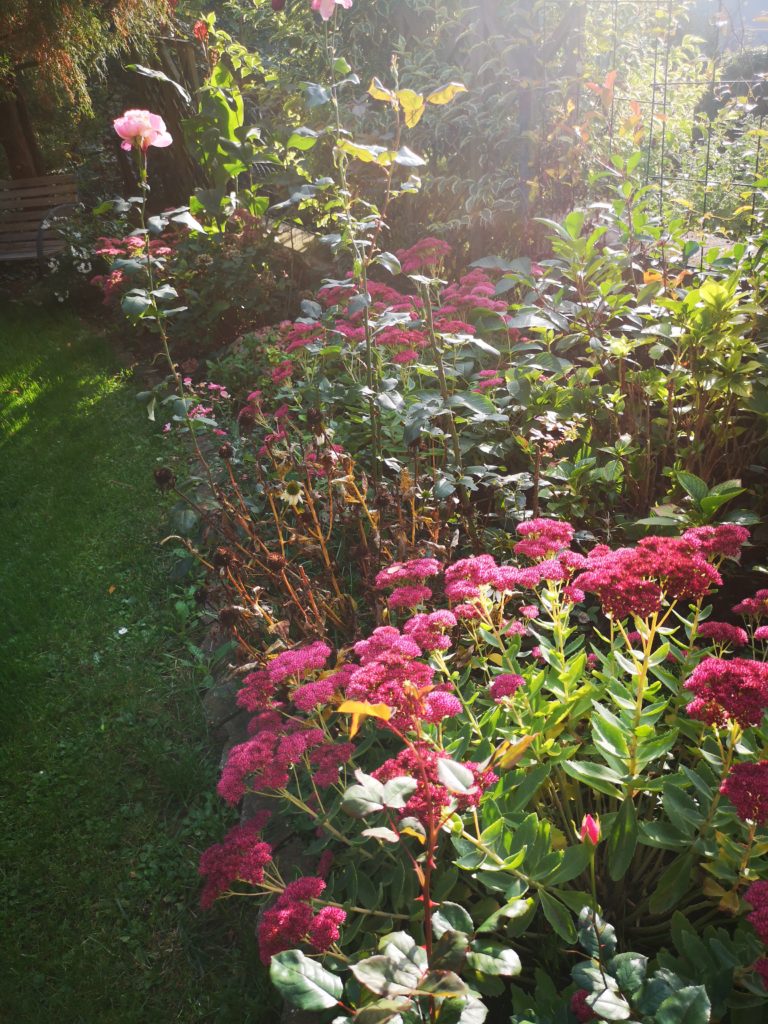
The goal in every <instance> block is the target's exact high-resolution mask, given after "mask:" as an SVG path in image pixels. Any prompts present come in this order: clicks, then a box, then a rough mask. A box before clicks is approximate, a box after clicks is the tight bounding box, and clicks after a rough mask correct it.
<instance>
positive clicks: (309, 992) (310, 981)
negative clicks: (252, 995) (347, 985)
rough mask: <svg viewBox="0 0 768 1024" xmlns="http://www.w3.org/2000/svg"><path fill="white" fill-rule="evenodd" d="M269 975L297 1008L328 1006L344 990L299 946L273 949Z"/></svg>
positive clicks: (326, 1008) (337, 979) (339, 996)
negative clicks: (276, 950) (279, 951)
mask: <svg viewBox="0 0 768 1024" xmlns="http://www.w3.org/2000/svg"><path fill="white" fill-rule="evenodd" d="M269 976H270V978H271V980H272V983H273V985H274V986H275V987H276V988H277V989H278V991H279V992H280V994H281V995H282V996H283V998H284V999H285V1000H286V1002H288V1003H290V1004H291V1006H298V1007H299V1009H301V1010H329V1009H330V1008H331V1007H332V1006H336V1005H337V1003H338V1002H339V1000H340V999H341V995H342V992H343V991H344V986H343V985H342V983H341V979H340V978H337V977H336V975H335V974H331V972H330V971H326V970H325V968H324V967H321V966H320V964H319V963H317V962H316V961H315V960H310V959H309V957H307V956H305V955H304V954H303V953H302V952H301V950H300V949H287V950H285V951H284V952H282V953H276V954H275V956H273V957H272V961H271V963H270V966H269Z"/></svg>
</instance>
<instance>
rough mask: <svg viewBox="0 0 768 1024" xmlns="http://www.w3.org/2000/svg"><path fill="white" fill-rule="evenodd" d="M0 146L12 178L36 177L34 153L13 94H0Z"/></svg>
mask: <svg viewBox="0 0 768 1024" xmlns="http://www.w3.org/2000/svg"><path fill="white" fill-rule="evenodd" d="M0 146H2V147H3V149H4V150H5V155H6V159H7V160H8V169H9V171H10V172H11V177H12V178H35V177H37V165H36V163H35V154H34V153H33V152H32V149H31V147H30V145H29V140H28V139H27V135H26V132H25V131H24V123H23V121H22V118H21V116H20V113H19V106H18V102H17V100H16V97H15V95H13V93H11V94H10V95H9V94H8V93H6V92H3V93H2V94H0Z"/></svg>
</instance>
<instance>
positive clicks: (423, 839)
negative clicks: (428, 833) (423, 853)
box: [400, 828, 426, 845]
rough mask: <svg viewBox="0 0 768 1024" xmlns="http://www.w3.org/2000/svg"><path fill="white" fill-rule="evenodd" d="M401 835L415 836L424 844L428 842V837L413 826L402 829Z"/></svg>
mask: <svg viewBox="0 0 768 1024" xmlns="http://www.w3.org/2000/svg"><path fill="white" fill-rule="evenodd" d="M400 835H401V836H415V837H416V838H417V839H418V840H419V842H420V843H421V844H422V845H423V844H424V843H425V842H426V837H425V836H423V835H422V834H421V832H417V831H416V830H415V829H412V828H403V829H400Z"/></svg>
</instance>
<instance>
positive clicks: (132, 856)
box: [0, 305, 276, 1024]
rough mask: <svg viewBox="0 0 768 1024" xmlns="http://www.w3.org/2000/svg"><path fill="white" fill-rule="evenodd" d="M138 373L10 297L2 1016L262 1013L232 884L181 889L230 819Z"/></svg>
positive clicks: (0, 509)
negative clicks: (216, 892)
mask: <svg viewBox="0 0 768 1024" xmlns="http://www.w3.org/2000/svg"><path fill="white" fill-rule="evenodd" d="M137 390H138V385H137V384H136V383H134V382H133V381H132V380H131V379H130V375H129V374H127V373H126V372H125V371H120V370H119V368H118V367H117V365H116V361H115V358H114V356H113V353H112V347H111V345H110V343H109V342H108V341H107V340H106V339H105V338H103V337H101V336H99V334H98V333H97V332H94V331H93V330H92V329H87V328H85V327H83V326H82V325H81V324H80V322H79V321H78V320H77V319H76V318H75V317H74V316H72V315H69V314H67V313H66V312H62V311H56V312H55V313H54V312H46V311H44V310H40V309H35V308H30V309H23V308H16V309H12V311H11V312H10V313H9V312H8V307H7V305H6V308H5V310H4V311H3V313H2V316H1V317H0V545H2V558H1V563H0V624H1V625H0V709H1V710H0V723H1V728H2V739H1V744H0V779H1V780H2V782H1V783H0V813H1V814H2V825H0V900H1V901H2V903H1V910H0V913H1V920H0V1021H2V1022H4V1024H5V1022H7V1024H26V1022H33V1021H34V1022H38V1021H40V1020H42V1019H48V1018H49V1017H50V1019H53V1020H55V1021H57V1022H58V1024H74V1022H83V1024H96V1022H98V1024H111V1022H115V1024H129V1022H142V1024H145V1022H150V1021H152V1022H157V1024H169V1022H174V1021H184V1022H190V1021H232V1020H237V1021H239V1022H259V1021H267V1020H271V1019H274V1017H275V1016H276V1013H275V1009H274V997H273V996H272V995H271V994H270V990H269V986H268V982H267V980H266V978H265V975H264V972H263V969H262V968H260V966H259V963H258V956H257V953H256V949H255V944H254V942H253V938H252V931H253V925H254V916H255V908H254V907H253V906H252V905H251V904H250V901H242V902H243V904H246V905H244V906H243V907H242V910H241V911H240V913H239V914H238V913H237V911H235V913H233V908H232V907H231V906H229V905H227V906H225V908H224V909H223V910H214V911H212V912H209V913H208V914H203V913H202V912H201V911H199V910H198V907H197V898H198V891H199V888H198V882H199V880H198V878H197V874H196V864H197V859H198V856H199V852H200V850H201V849H203V848H204V847H205V846H207V845H208V844H209V843H210V842H213V841H216V840H217V839H218V838H220V836H221V834H222V833H223V831H224V830H225V828H226V827H227V826H228V824H230V823H231V822H230V821H228V820H225V817H226V816H225V814H224V811H223V810H222V808H221V807H220V805H219V802H218V801H217V799H216V797H215V794H214V787H215V783H216V775H217V768H216V765H217V757H218V751H217V750H216V748H215V745H212V744H211V743H209V741H208V739H207V736H206V730H205V726H204V723H203V715H202V710H201V705H200V691H201V684H202V683H203V682H204V676H205V667H204V666H203V667H201V666H200V664H199V663H198V664H197V665H196V664H195V663H196V660H197V661H198V662H199V659H195V657H194V645H193V642H192V641H193V640H194V639H195V638H194V637H190V636H188V635H187V634H186V629H187V627H186V626H185V624H184V623H185V622H186V621H187V620H186V619H185V617H184V614H181V615H179V614H178V611H177V610H175V608H174V600H173V595H172V590H173V587H172V584H171V583H170V582H169V573H168V570H169V556H168V555H167V554H166V552H165V549H162V548H160V546H159V540H160V539H161V537H162V536H163V532H162V531H163V526H164V515H165V512H166V511H167V507H166V506H165V505H164V499H160V498H159V496H158V494H157V491H156V490H155V489H154V485H153V481H152V470H153V468H154V467H155V466H156V465H157V459H158V457H159V456H160V454H161V451H162V441H161V439H160V437H159V436H158V434H157V433H156V432H155V431H154V430H153V429H152V428H150V427H149V425H148V424H147V423H146V421H145V420H144V419H143V416H142V410H141V407H140V406H139V405H138V404H137V403H136V402H135V400H134V394H135V392H136V391H137ZM179 608H180V610H181V612H182V613H183V612H184V605H183V602H182V604H181V605H180V606H179ZM190 651H191V652H192V653H190ZM238 909H239V908H238Z"/></svg>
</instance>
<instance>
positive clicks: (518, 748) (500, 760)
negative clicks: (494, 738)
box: [489, 734, 538, 768]
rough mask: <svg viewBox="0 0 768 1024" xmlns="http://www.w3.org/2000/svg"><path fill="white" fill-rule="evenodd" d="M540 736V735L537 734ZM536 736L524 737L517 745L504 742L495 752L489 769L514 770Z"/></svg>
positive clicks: (508, 741)
mask: <svg viewBox="0 0 768 1024" xmlns="http://www.w3.org/2000/svg"><path fill="white" fill-rule="evenodd" d="M536 735H538V734H536ZM536 735H533V736H523V738H522V739H520V740H518V741H517V743H512V742H510V740H504V742H503V743H500V744H499V746H498V747H497V748H496V750H495V751H494V754H493V757H492V758H491V763H490V765H489V767H491V768H514V766H515V765H516V764H517V762H518V761H519V760H520V758H521V757H522V756H523V754H524V753H525V752H526V750H527V749H528V747H530V745H531V744H532V743H533V741H534V740H535V739H536Z"/></svg>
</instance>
